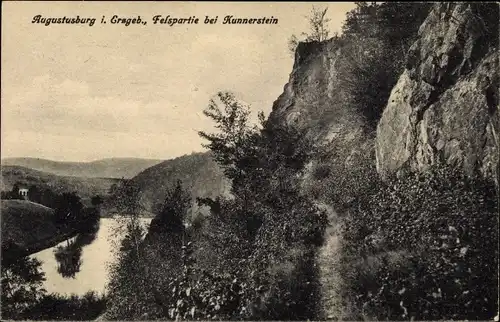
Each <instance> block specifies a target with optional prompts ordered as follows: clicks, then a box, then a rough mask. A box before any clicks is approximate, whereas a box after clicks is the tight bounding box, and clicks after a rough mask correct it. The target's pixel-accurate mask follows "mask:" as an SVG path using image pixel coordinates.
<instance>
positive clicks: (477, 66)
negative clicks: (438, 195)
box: [376, 3, 499, 182]
mask: <svg viewBox="0 0 500 322" xmlns="http://www.w3.org/2000/svg"><path fill="white" fill-rule="evenodd" d="M498 10H499V9H498V5H497V4H494V3H490V4H466V3H454V4H449V3H448V4H446V3H439V4H436V5H435V6H434V8H433V10H432V11H431V12H430V14H429V16H428V17H427V19H426V20H425V22H424V23H423V24H422V26H421V27H420V29H419V37H418V40H417V41H416V42H415V43H414V44H413V46H412V47H411V49H410V52H409V54H408V58H407V64H406V68H405V70H404V72H403V74H402V75H401V77H400V78H399V81H398V83H397V84H396V86H395V87H394V88H393V90H392V92H391V96H390V98H389V101H388V105H387V107H386V108H385V110H384V113H383V115H382V118H381V120H380V122H379V124H378V127H377V137H376V160H377V161H376V165H377V170H378V172H379V173H380V174H381V175H382V176H383V177H387V176H389V175H392V174H397V173H398V172H400V171H405V170H411V171H425V170H426V169H428V168H429V167H430V166H432V165H434V164H437V163H447V164H450V165H452V166H456V167H461V168H462V169H463V170H464V171H465V172H466V173H468V174H470V175H472V174H482V175H483V176H486V177H490V178H493V179H494V180H498V171H497V168H498V125H499V122H498V108H499V107H498V86H499V74H498V73H499V71H498V67H499V66H498V60H499V52H498V19H499V16H498ZM497 182H498V181H497Z"/></svg>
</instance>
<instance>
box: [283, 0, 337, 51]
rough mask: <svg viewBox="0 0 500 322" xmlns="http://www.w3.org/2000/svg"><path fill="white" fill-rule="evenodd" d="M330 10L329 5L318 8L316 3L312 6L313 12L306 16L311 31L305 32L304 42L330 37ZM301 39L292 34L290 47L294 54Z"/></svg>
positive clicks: (289, 42) (289, 41)
mask: <svg viewBox="0 0 500 322" xmlns="http://www.w3.org/2000/svg"><path fill="white" fill-rule="evenodd" d="M327 12H328V7H325V8H323V9H320V8H317V7H315V6H314V5H313V6H312V8H311V12H310V13H309V15H307V16H306V19H307V20H308V22H309V33H306V32H303V33H302V36H303V40H302V41H304V42H312V41H319V42H321V41H325V40H327V39H328V35H329V33H330V30H329V27H328V23H329V22H330V19H329V18H327V17H326V13H327ZM299 42H300V40H299V39H298V37H297V36H296V35H292V36H291V37H290V39H289V40H288V49H289V50H290V52H291V53H292V54H293V53H295V49H296V48H297V45H298V44H299Z"/></svg>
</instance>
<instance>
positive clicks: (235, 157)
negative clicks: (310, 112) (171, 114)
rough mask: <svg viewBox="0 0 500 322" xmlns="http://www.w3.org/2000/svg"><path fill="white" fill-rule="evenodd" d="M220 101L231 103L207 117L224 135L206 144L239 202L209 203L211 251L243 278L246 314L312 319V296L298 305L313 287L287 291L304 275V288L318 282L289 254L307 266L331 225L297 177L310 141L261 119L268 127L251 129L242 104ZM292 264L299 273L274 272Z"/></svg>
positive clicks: (211, 109) (309, 153)
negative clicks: (299, 257) (279, 265)
mask: <svg viewBox="0 0 500 322" xmlns="http://www.w3.org/2000/svg"><path fill="white" fill-rule="evenodd" d="M219 96H220V97H230V98H231V100H221V101H222V103H223V107H222V108H220V107H218V106H215V105H214V104H211V105H209V108H208V112H209V113H205V114H206V115H207V116H208V117H210V118H212V119H213V120H214V121H215V122H216V128H218V129H220V130H221V132H219V133H216V134H210V135H207V134H206V133H201V136H202V137H204V138H205V139H207V140H209V144H207V146H208V147H209V148H210V149H211V150H212V152H213V154H214V156H215V158H216V160H217V161H218V162H219V164H220V165H221V166H222V167H223V169H224V171H225V173H226V175H227V176H228V178H230V179H232V183H233V185H232V193H233V195H234V197H235V199H233V200H221V199H219V200H215V201H214V200H212V201H210V202H208V203H207V204H209V205H210V206H211V209H212V216H211V217H210V218H209V224H208V228H207V229H208V231H212V232H213V233H211V234H210V236H212V239H211V241H210V243H211V245H212V247H213V248H212V249H213V250H214V253H219V254H221V253H220V251H217V250H219V249H224V252H223V253H222V254H221V258H220V259H219V260H220V261H221V263H223V264H222V265H224V266H225V267H231V268H234V269H228V268H226V272H227V273H230V274H232V275H231V276H237V278H238V279H240V280H241V281H242V284H241V285H240V287H242V288H243V284H245V285H248V289H247V290H248V292H247V293H246V295H245V296H244V300H242V301H241V302H240V305H242V306H241V307H240V310H242V311H245V312H246V313H245V314H246V315H248V316H250V317H252V318H259V319H261V318H262V319H268V318H270V319H288V318H305V317H308V316H311V314H312V311H313V309H312V307H308V303H309V304H310V303H311V301H312V298H310V300H311V301H301V300H299V299H300V298H301V296H303V295H304V294H310V293H309V292H310V291H311V290H310V289H309V290H308V289H307V288H298V289H295V290H293V291H292V290H286V289H283V285H286V284H287V283H289V282H290V280H291V279H294V278H298V276H300V275H301V274H303V276H304V278H305V280H304V283H305V284H304V285H312V284H313V283H311V282H312V281H313V280H314V274H313V273H312V272H304V271H302V269H303V268H300V267H301V265H300V261H298V260H297V259H295V258H293V256H291V251H295V252H298V253H302V254H303V255H304V256H303V257H304V258H305V259H306V261H307V259H309V258H313V257H314V255H313V254H314V247H313V248H310V246H315V245H318V244H320V243H321V241H322V236H323V231H324V227H325V225H326V221H325V220H326V218H325V217H324V213H321V212H320V211H318V210H317V208H315V206H314V205H313V204H312V203H311V201H309V200H308V199H307V198H305V197H303V196H301V194H300V191H299V188H298V187H299V186H300V185H299V180H300V179H299V174H300V172H301V171H302V170H303V168H304V166H305V164H306V163H307V161H308V160H309V158H310V157H311V156H312V151H313V148H312V142H311V141H309V140H308V139H307V136H306V135H305V132H303V131H299V130H298V129H295V128H293V127H288V126H277V125H273V124H271V123H268V122H267V121H266V120H265V119H264V117H263V115H262V114H261V115H260V117H259V118H260V123H261V127H262V128H261V129H259V128H258V127H257V126H252V125H250V124H248V114H249V112H248V109H247V107H245V106H243V105H241V104H238V103H237V101H236V99H235V98H234V96H232V95H231V94H228V93H219ZM205 201H206V200H205ZM308 247H309V248H308ZM307 249H309V250H312V251H311V252H309V251H308V250H307ZM290 256H291V257H290ZM288 260H290V265H291V267H294V270H295V273H293V274H285V273H284V272H282V271H280V270H278V272H276V274H271V275H269V274H268V271H269V269H270V267H269V263H270V262H282V261H284V262H285V263H286V262H287V261H288ZM242 263H245V264H244V265H242ZM219 269H221V270H222V271H224V270H223V268H222V267H220V266H219ZM251 272H253V273H251ZM295 274H298V275H295ZM306 281H307V282H309V283H307V282H306ZM252 289H253V290H256V291H251V290H252ZM264 290H266V292H271V293H272V295H271V298H274V299H275V302H272V303H271V302H269V303H267V304H266V305H271V306H273V308H274V311H272V312H271V311H269V310H268V309H265V306H266V305H264V306H262V305H263V303H262V300H263V295H264V293H265V292H264ZM281 291H282V292H281ZM258 303H261V304H258Z"/></svg>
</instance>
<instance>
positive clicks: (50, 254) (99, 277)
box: [31, 218, 151, 295]
mask: <svg viewBox="0 0 500 322" xmlns="http://www.w3.org/2000/svg"><path fill="white" fill-rule="evenodd" d="M142 222H143V223H144V226H145V227H147V226H148V225H149V223H150V222H151V219H150V218H142ZM119 225H120V222H119V221H118V220H117V219H113V218H101V222H100V228H99V231H98V233H97V236H96V238H95V240H94V241H93V242H92V243H91V244H90V245H86V246H84V247H83V248H82V252H81V258H80V261H79V271H78V272H76V274H74V278H71V277H69V278H68V277H63V276H62V275H61V273H59V272H58V267H59V263H58V262H57V260H56V258H55V256H54V250H56V249H57V247H58V246H62V247H65V246H67V245H68V242H67V241H64V242H62V243H60V244H59V245H57V246H54V247H52V248H48V249H45V250H43V251H41V252H38V253H36V254H33V255H31V256H32V257H35V258H37V259H39V260H40V261H42V270H43V272H44V273H45V278H46V281H45V282H44V287H45V289H46V290H47V292H49V293H60V294H66V295H70V294H76V295H83V294H85V293H86V292H88V291H95V292H98V293H103V292H104V290H105V286H106V283H107V282H108V265H109V264H110V263H111V262H112V261H113V260H114V257H115V253H116V249H117V245H118V244H117V243H116V242H117V241H119V240H121V238H123V232H122V233H119V230H118V229H117V228H118V226H119ZM117 231H118V233H117Z"/></svg>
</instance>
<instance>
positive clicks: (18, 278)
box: [1, 257, 46, 319]
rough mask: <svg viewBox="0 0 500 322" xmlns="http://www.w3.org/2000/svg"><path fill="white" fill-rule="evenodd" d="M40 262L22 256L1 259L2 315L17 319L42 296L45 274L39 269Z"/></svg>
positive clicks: (5, 317) (6, 317)
mask: <svg viewBox="0 0 500 322" xmlns="http://www.w3.org/2000/svg"><path fill="white" fill-rule="evenodd" d="M40 267H41V262H40V261H39V260H37V259H35V258H30V257H22V258H19V259H16V260H14V261H9V262H6V261H2V265H1V273H2V274H1V275H2V276H1V277H2V304H1V308H2V310H1V311H2V317H3V318H4V319H19V318H21V316H22V315H21V314H22V313H23V311H25V310H26V309H28V308H30V307H32V306H33V305H35V304H36V303H38V301H39V300H40V299H41V298H42V296H44V294H45V292H46V291H45V289H44V288H43V281H45V274H44V273H43V272H42V271H41V270H40Z"/></svg>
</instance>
